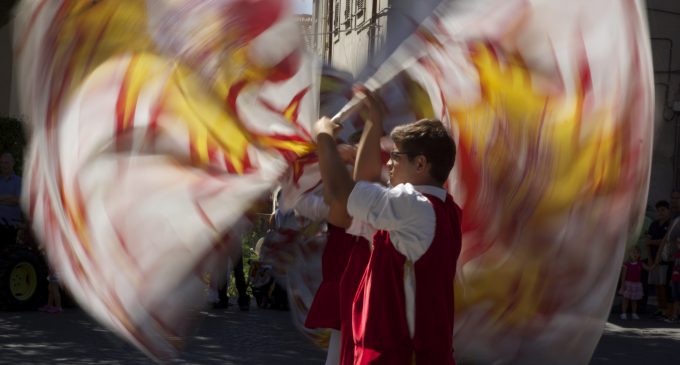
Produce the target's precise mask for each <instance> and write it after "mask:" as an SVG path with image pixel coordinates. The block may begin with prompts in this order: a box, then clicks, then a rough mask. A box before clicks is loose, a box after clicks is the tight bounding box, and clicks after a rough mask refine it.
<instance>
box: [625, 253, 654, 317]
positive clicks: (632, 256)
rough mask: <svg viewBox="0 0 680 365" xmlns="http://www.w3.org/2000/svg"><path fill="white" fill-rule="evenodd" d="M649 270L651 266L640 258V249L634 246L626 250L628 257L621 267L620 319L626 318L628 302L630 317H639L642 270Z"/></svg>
mask: <svg viewBox="0 0 680 365" xmlns="http://www.w3.org/2000/svg"><path fill="white" fill-rule="evenodd" d="M643 269H644V270H650V269H651V267H650V266H648V265H646V264H645V263H644V262H642V260H640V249H639V248H638V247H637V246H636V247H633V248H632V249H630V251H629V252H628V258H627V259H626V261H625V262H624V263H623V267H622V269H621V289H620V290H619V294H621V295H622V296H623V302H622V303H621V319H628V313H627V310H628V304H630V307H631V318H632V319H640V317H639V316H638V301H639V300H640V299H642V295H643V293H642V282H641V281H640V277H641V274H642V271H643Z"/></svg>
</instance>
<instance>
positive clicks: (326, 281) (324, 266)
mask: <svg viewBox="0 0 680 365" xmlns="http://www.w3.org/2000/svg"><path fill="white" fill-rule="evenodd" d="M356 240H357V238H356V237H355V236H352V235H349V234H347V233H345V230H344V229H343V228H340V227H336V226H334V225H331V224H329V225H328V234H327V238H326V247H325V248H324V250H323V256H322V257H321V272H322V275H323V280H322V281H321V285H320V286H319V289H317V291H316V294H314V300H313V301H312V305H311V306H310V308H309V313H307V318H306V319H305V327H307V328H333V329H336V330H340V287H339V286H340V278H341V277H342V275H343V272H344V271H345V267H346V266H347V261H349V257H350V254H351V252H352V248H353V247H354V243H355V241H356ZM365 242H366V241H365V240H364V243H365ZM366 244H367V243H366Z"/></svg>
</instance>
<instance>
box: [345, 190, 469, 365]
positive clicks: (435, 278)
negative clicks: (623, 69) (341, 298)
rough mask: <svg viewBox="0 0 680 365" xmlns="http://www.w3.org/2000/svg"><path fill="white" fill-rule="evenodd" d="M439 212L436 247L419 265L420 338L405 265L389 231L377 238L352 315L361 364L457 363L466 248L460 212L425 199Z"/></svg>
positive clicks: (449, 201)
mask: <svg viewBox="0 0 680 365" xmlns="http://www.w3.org/2000/svg"><path fill="white" fill-rule="evenodd" d="M425 196H426V197H427V198H428V199H429V200H430V202H431V203H432V206H433V208H434V211H435V216H436V225H435V234H434V239H433V240H432V244H431V245H430V247H429V248H428V250H427V251H426V252H425V254H424V255H423V256H422V257H420V258H419V259H418V261H416V262H415V263H414V264H413V269H414V271H415V281H416V298H415V305H416V308H415V334H414V337H413V339H411V337H410V334H409V330H408V322H407V320H406V301H405V294H404V265H405V264H406V258H405V257H404V255H402V254H401V253H400V252H399V251H397V250H396V249H395V248H394V245H393V244H392V242H391V240H390V236H389V233H388V232H387V231H378V232H377V233H376V234H375V236H374V237H373V251H372V252H371V257H370V259H369V262H368V267H367V268H366V271H365V272H364V275H363V277H362V279H361V283H360V284H359V288H358V289H357V293H356V296H355V298H354V306H353V313H352V332H353V335H354V343H355V350H354V355H355V360H354V363H355V364H358V365H364V364H374V365H375V364H385V365H387V364H389V365H400V364H404V365H411V364H413V361H414V360H415V363H416V364H418V365H423V364H432V365H446V364H455V361H454V359H453V311H454V301H453V280H454V277H455V273H456V262H457V261H458V256H459V255H460V250H461V230H460V221H461V219H460V215H461V211H460V208H459V207H458V206H457V205H456V204H455V203H454V202H453V199H452V198H451V196H450V195H447V197H446V202H442V201H441V200H440V199H439V198H437V197H434V196H430V195H425Z"/></svg>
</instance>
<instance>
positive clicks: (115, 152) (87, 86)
mask: <svg viewBox="0 0 680 365" xmlns="http://www.w3.org/2000/svg"><path fill="white" fill-rule="evenodd" d="M291 9H292V8H291V4H290V3H289V2H287V1H280V0H207V1H203V0H201V1H196V0H190V1H166V0H148V1H140V0H102V1H90V0H62V1H53V0H41V1H24V2H22V3H21V4H20V5H19V7H18V9H17V19H16V21H15V23H16V29H15V57H16V61H17V62H16V64H17V66H18V74H19V75H21V79H20V95H21V103H22V110H23V113H24V114H25V115H26V116H27V120H28V122H29V123H30V128H29V129H30V131H31V146H30V150H29V156H28V159H27V161H28V163H27V169H26V170H25V171H26V172H27V174H26V176H25V179H24V181H25V186H24V191H25V192H26V195H25V197H24V202H23V203H24V208H25V210H26V211H27V213H28V215H29V216H30V217H31V220H32V223H33V227H34V228H35V230H36V232H37V234H38V236H39V238H40V239H41V241H42V242H44V244H45V246H46V250H47V252H48V255H49V258H50V262H51V263H52V264H53V265H54V266H55V269H56V271H57V272H59V274H60V277H61V278H62V280H63V282H64V284H65V285H66V287H67V288H68V289H69V290H70V292H71V293H72V294H73V296H74V297H75V299H77V300H78V302H79V303H80V304H81V305H82V306H83V307H84V308H85V309H86V310H87V311H88V312H89V313H90V314H92V315H93V316H94V317H95V318H97V319H98V320H99V321H101V322H102V323H104V324H105V325H107V326H108V327H109V328H112V329H113V330H115V331H116V332H117V333H118V334H120V335H121V336H123V337H124V338H126V339H127V340H129V341H131V342H132V343H134V344H135V345H136V346H138V347H140V348H141V349H143V350H144V351H146V352H147V353H148V354H150V355H151V356H154V357H156V358H159V359H166V358H169V357H171V356H173V355H174V354H175V352H176V349H177V348H179V347H180V346H181V338H182V336H183V335H184V334H185V333H186V331H187V330H188V329H189V326H190V324H191V322H192V321H191V318H192V316H190V315H188V314H187V313H189V311H190V310H191V309H193V308H196V307H200V306H202V305H203V304H204V301H203V300H201V298H202V297H203V296H202V295H201V294H202V291H203V290H204V287H205V284H204V282H203V277H204V273H209V272H214V271H215V270H217V268H219V267H225V266H226V265H225V264H224V261H225V260H226V259H227V256H226V255H225V253H227V252H230V251H234V250H236V249H240V247H238V246H240V243H238V244H237V245H236V246H237V247H238V248H235V247H234V248H232V247H228V244H225V243H223V242H234V240H229V239H228V237H227V238H225V239H222V238H223V236H224V235H225V234H227V235H228V234H231V236H232V237H238V231H237V230H236V229H235V225H236V223H237V222H239V221H241V218H242V216H243V213H244V212H245V211H246V210H247V209H248V208H249V206H250V205H251V204H252V203H253V202H254V201H255V200H257V199H259V198H260V197H261V196H263V195H265V194H266V193H267V192H268V191H269V190H270V189H271V187H272V186H273V185H274V184H275V182H276V181H277V179H278V177H279V176H280V175H281V174H283V173H284V171H285V170H286V169H287V168H288V165H289V162H291V161H293V160H295V159H297V158H298V157H299V156H301V155H304V154H306V153H307V152H308V151H310V150H311V149H312V148H313V146H312V144H311V143H310V142H309V141H310V139H311V138H310V132H309V131H310V130H311V129H310V128H309V126H310V125H311V122H313V121H314V120H315V119H314V118H312V116H315V114H316V112H315V109H316V106H315V105H316V104H317V103H318V102H317V97H318V96H317V95H316V94H314V93H313V92H312V91H313V89H316V88H317V86H315V81H314V78H315V77H316V76H315V75H317V74H318V72H315V71H314V70H315V69H316V67H317V66H316V64H315V61H314V60H313V59H312V58H311V57H309V56H308V55H306V54H305V53H304V43H303V38H302V35H301V33H300V32H299V31H298V25H297V23H296V22H295V20H294V17H293V16H292V14H290V11H291Z"/></svg>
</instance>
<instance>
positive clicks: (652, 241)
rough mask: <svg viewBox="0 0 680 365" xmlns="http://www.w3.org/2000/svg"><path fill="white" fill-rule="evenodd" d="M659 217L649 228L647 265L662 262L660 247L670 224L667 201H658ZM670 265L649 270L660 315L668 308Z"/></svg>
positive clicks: (650, 282)
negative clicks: (668, 272)
mask: <svg viewBox="0 0 680 365" xmlns="http://www.w3.org/2000/svg"><path fill="white" fill-rule="evenodd" d="M655 207H656V214H657V219H656V220H655V221H654V222H652V224H651V225H650V226H649V230H647V242H646V245H647V247H648V248H649V261H648V262H647V265H649V266H652V265H654V263H656V262H660V260H659V257H657V255H658V254H659V251H660V250H659V248H660V245H661V243H662V242H663V239H664V237H666V232H667V231H668V227H669V225H670V221H671V219H670V217H671V216H670V204H668V202H667V201H665V200H661V201H658V202H657V203H656V205H655ZM667 271H668V265H663V264H660V265H658V266H656V267H655V268H654V269H653V270H651V271H650V272H649V285H653V286H654V287H655V290H656V297H657V300H658V303H659V310H658V311H657V312H656V313H655V314H656V315H658V316H664V312H665V311H667V310H668V295H667V294H668V293H667V289H666V286H667V284H668V281H667V278H666V276H667Z"/></svg>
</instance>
